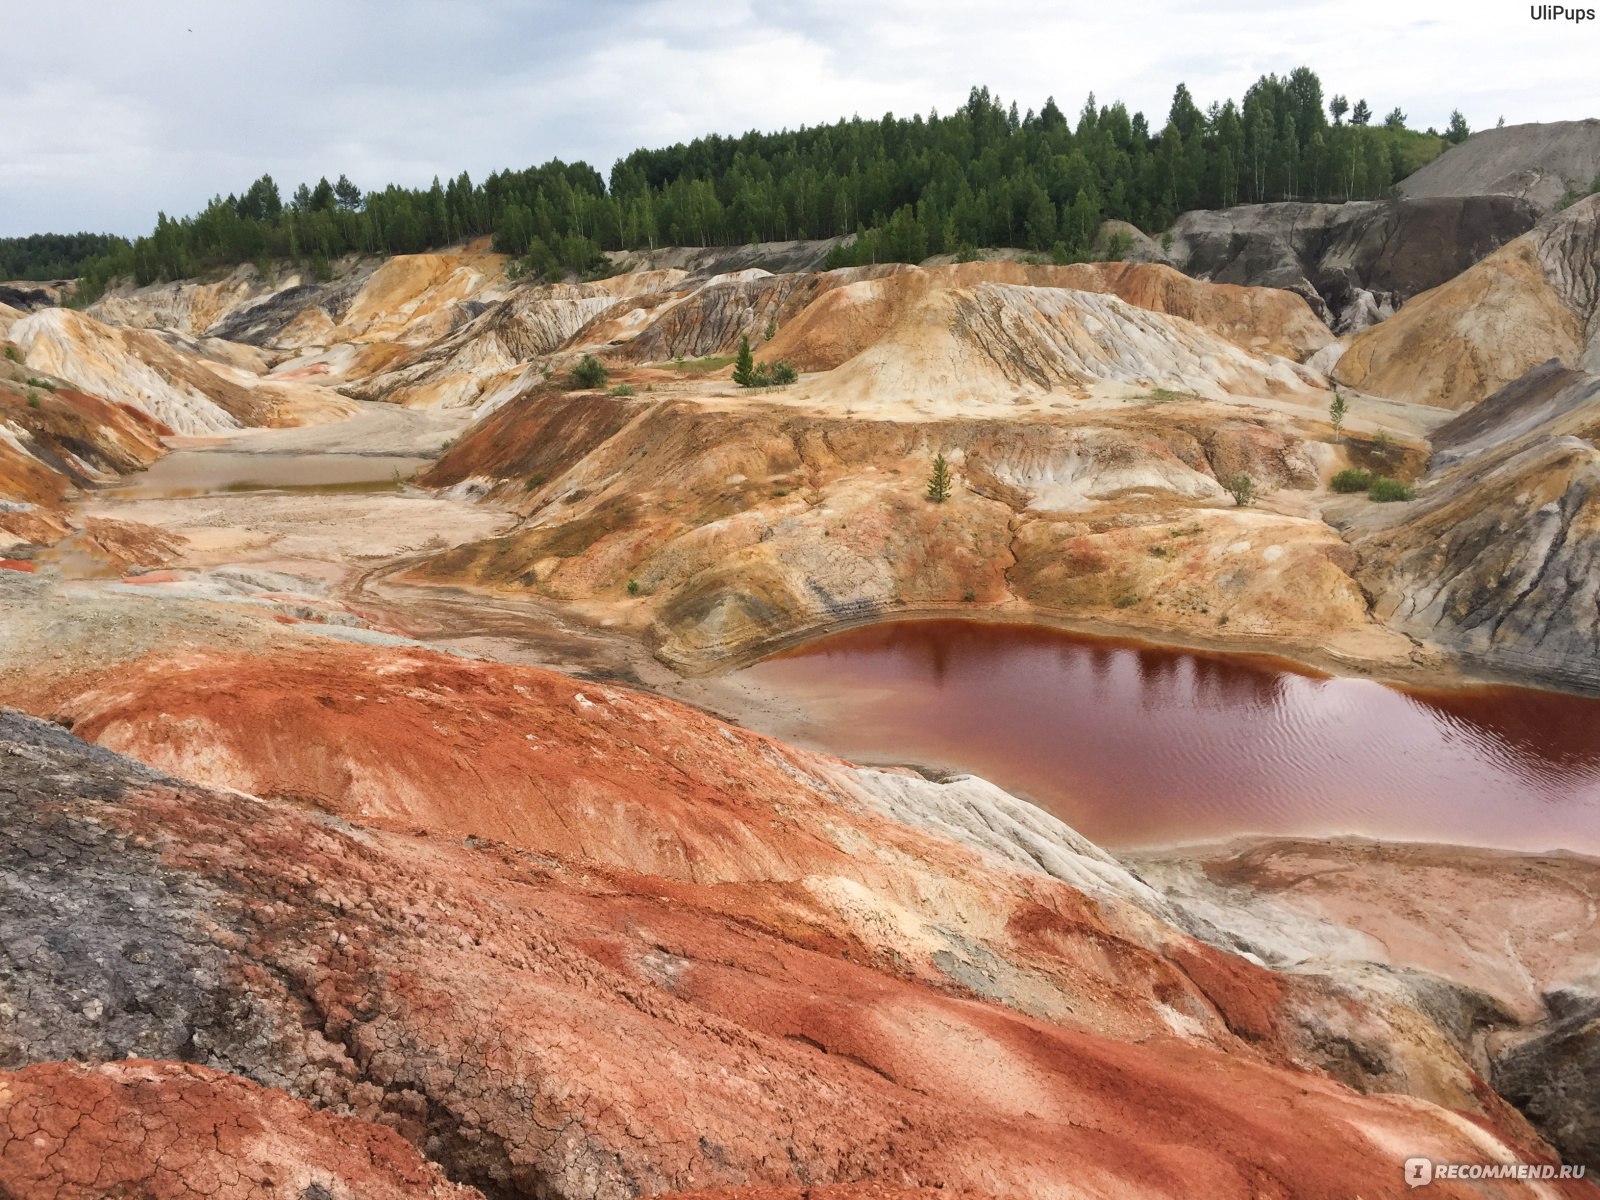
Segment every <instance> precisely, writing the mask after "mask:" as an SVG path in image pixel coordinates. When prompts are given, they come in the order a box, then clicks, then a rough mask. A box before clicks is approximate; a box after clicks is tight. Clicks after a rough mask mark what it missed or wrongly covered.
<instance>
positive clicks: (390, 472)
mask: <svg viewBox="0 0 1600 1200" xmlns="http://www.w3.org/2000/svg"><path fill="white" fill-rule="evenodd" d="M429 461H430V460H428V459H426V458H415V457H411V456H408V455H398V454H336V453H335V454H318V453H304V454H273V453H260V452H254V453H252V452H249V451H238V450H174V451H173V452H172V453H171V454H168V455H167V456H166V457H164V458H160V459H157V460H156V461H155V462H154V463H153V464H151V466H150V468H149V469H148V470H145V471H141V472H139V473H138V474H137V475H129V476H128V477H127V478H126V479H124V480H123V481H122V483H120V484H118V485H117V486H116V487H113V488H107V489H106V492H105V494H107V495H112V496H117V497H119V498H121V499H125V500H157V499H167V498H172V497H180V496H209V495H215V494H216V493H218V492H252V491H268V490H271V491H276V490H284V491H315V492H342V491H384V490H392V489H395V488H398V487H399V486H400V483H401V481H402V480H405V479H409V478H410V477H411V476H412V475H414V474H416V472H417V471H418V470H420V469H421V468H422V467H425V466H428V465H429Z"/></svg>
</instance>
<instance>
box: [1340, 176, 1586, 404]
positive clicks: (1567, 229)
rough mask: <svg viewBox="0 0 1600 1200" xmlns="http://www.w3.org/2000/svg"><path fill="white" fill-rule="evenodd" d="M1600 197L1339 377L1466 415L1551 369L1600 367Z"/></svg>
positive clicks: (1412, 319) (1430, 300) (1409, 319)
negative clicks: (1557, 364) (1536, 371)
mask: <svg viewBox="0 0 1600 1200" xmlns="http://www.w3.org/2000/svg"><path fill="white" fill-rule="evenodd" d="M1597 333H1600V196H1591V197H1590V198H1589V199H1587V200H1583V201H1580V202H1579V203H1577V204H1575V205H1573V206H1572V207H1571V208H1569V209H1567V211H1566V212H1564V213H1562V214H1561V215H1560V216H1559V217H1556V218H1554V219H1552V220H1551V221H1549V222H1548V223H1546V224H1544V225H1542V226H1540V227H1539V228H1538V229H1536V230H1534V231H1533V232H1531V233H1528V234H1525V235H1524V236H1522V237H1520V238H1518V239H1517V240H1516V241H1514V242H1512V243H1510V244H1509V245H1507V246H1505V247H1503V248H1502V249H1500V250H1498V251H1496V252H1495V253H1494V254H1492V255H1490V256H1489V257H1488V258H1486V259H1484V260H1483V261H1482V262H1480V263H1479V264H1477V265H1476V266H1474V267H1472V268H1471V269H1469V270H1467V271H1465V272H1463V273H1462V274H1461V275H1459V276H1457V277H1456V278H1455V279H1452V280H1451V281H1450V282H1449V283H1446V284H1444V285H1442V286H1441V287H1437V288H1434V289H1433V290H1432V291H1430V292H1425V293H1423V294H1422V295H1420V296H1418V297H1417V298H1416V299H1415V300H1413V301H1411V303H1409V304H1407V305H1406V306H1405V307H1404V308H1402V309H1401V310H1400V311H1399V312H1398V313H1396V314H1395V315H1394V316H1393V317H1391V318H1390V319H1389V320H1387V321H1385V322H1383V323H1382V324H1381V325H1375V326H1373V327H1372V328H1371V329H1367V330H1364V331H1363V332H1361V333H1359V334H1357V335H1356V336H1355V337H1354V338H1353V339H1352V340H1351V341H1350V344H1349V346H1348V348H1347V349H1346V350H1345V351H1344V354H1343V356H1342V357H1341V358H1340V359H1339V360H1338V364H1337V365H1336V366H1335V367H1334V369H1333V372H1332V374H1333V377H1334V378H1335V379H1337V380H1338V381H1339V382H1340V383H1343V384H1346V385H1348V386H1350V387H1355V388H1360V389H1361V390H1363V391H1367V392H1372V393H1376V394H1377V395H1381V396H1391V397H1394V398H1397V399H1403V400H1410V401H1413V402H1415V403H1419V404H1432V405H1437V406H1439V407H1441V408H1450V409H1461V408H1466V407H1468V406H1469V405H1472V404H1476V403H1477V402H1478V401H1480V400H1482V399H1484V398H1485V397H1486V396H1488V395H1489V394H1490V393H1492V392H1495V391H1497V390H1499V389H1500V388H1502V387H1504V386H1505V385H1507V384H1509V383H1511V382H1512V381H1513V380H1516V379H1518V378H1520V377H1521V376H1522V375H1524V374H1525V373H1527V372H1528V371H1529V370H1531V369H1532V368H1534V367H1536V366H1538V365H1539V364H1540V363H1542V362H1544V361H1545V360H1546V359H1550V358H1556V359H1560V360H1561V361H1562V362H1563V363H1565V364H1566V365H1567V366H1569V367H1579V366H1583V367H1585V368H1586V369H1594V368H1597V367H1600V345H1597V341H1596V335H1597Z"/></svg>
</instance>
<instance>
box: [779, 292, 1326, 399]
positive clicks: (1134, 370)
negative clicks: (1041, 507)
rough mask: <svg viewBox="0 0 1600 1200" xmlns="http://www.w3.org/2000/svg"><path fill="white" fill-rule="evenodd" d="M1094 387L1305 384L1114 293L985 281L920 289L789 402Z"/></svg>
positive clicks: (1260, 390)
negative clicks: (855, 350) (882, 327)
mask: <svg viewBox="0 0 1600 1200" xmlns="http://www.w3.org/2000/svg"><path fill="white" fill-rule="evenodd" d="M950 269H952V270H953V269H955V268H950ZM890 282H891V283H892V277H891V280H890ZM779 353H780V347H778V346H776V345H775V346H774V347H773V354H774V355H775V356H776V355H777V354H779ZM1095 383H1113V384H1120V385H1123V386H1126V387H1129V388H1140V387H1142V388H1147V389H1148V388H1157V387H1159V388H1166V389H1170V390H1173V391H1177V392H1193V393H1199V394H1202V395H1213V394H1217V393H1225V394H1235V395H1249V396H1271V395H1282V394H1286V393H1297V392H1305V391H1309V390H1310V389H1311V388H1313V387H1315V386H1316V382H1315V377H1314V376H1313V375H1312V374H1311V373H1310V372H1307V371H1305V370H1304V369H1303V368H1297V367H1296V366H1295V365H1294V364H1292V363H1289V362H1287V361H1284V360H1278V361H1272V360H1268V359H1263V358H1259V357H1257V356H1255V355H1253V354H1250V353H1248V352H1246V351H1243V350H1241V349H1239V348H1238V347H1237V346H1236V345H1234V344H1233V343H1231V342H1229V341H1227V340H1225V339H1224V338H1222V337H1220V336H1218V335H1216V334H1213V333H1211V332H1210V331H1208V330H1206V329H1204V328H1202V327H1201V326H1198V325H1195V324H1193V323H1191V322H1189V321H1187V320H1185V319H1183V318H1181V317H1172V316H1167V315H1165V314H1162V313H1157V312H1153V311H1151V310H1150V309H1146V308H1140V307H1136V306H1134V305H1132V304H1128V303H1126V302H1125V301H1123V300H1121V299H1119V298H1117V297H1115V296H1111V295H1106V294H1101V293H1095V292H1082V291H1074V290H1069V289H1066V288H1042V287H1032V286H1025V285H1016V284H995V283H986V284H980V285H978V286H977V287H975V288H971V289H939V290H934V291H930V292H929V293H928V294H927V295H926V296H925V297H924V298H923V299H922V300H921V301H920V302H918V303H915V304H913V305H911V306H908V307H907V308H906V309H905V310H904V312H903V313H902V314H900V315H899V316H898V319H897V320H895V323H894V324H893V325H892V326H891V327H890V328H889V329H887V330H886V331H884V332H883V333H882V334H881V335H880V336H879V337H878V338H876V339H875V340H874V341H873V342H872V344H871V345H870V347H869V348H868V349H866V350H865V351H863V352H862V353H860V354H858V355H856V356H855V357H854V358H851V359H850V360H848V361H847V362H846V363H844V364H843V365H842V366H840V367H838V368H837V369H836V370H834V371H832V372H829V373H828V374H827V375H826V376H824V377H821V378H819V379H816V380H807V381H805V383H804V384H803V385H802V387H801V389H799V391H798V393H797V394H799V395H800V396H802V397H803V398H806V399H822V398H825V399H826V400H827V401H828V402H830V403H832V404H833V405H836V406H839V407H851V408H874V407H891V406H902V405H907V404H910V405H914V406H917V407H919V408H922V409H924V410H928V409H936V408H945V407H948V408H955V409H960V408H962V407H964V406H967V405H971V404H974V403H982V402H986V401H988V402H992V401H995V400H1001V401H1009V400H1013V399H1015V398H1017V397H1019V396H1034V397H1037V396H1042V395H1045V394H1047V393H1049V392H1052V391H1057V390H1076V389H1083V388H1086V387H1088V386H1089V385H1091V384H1095Z"/></svg>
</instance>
